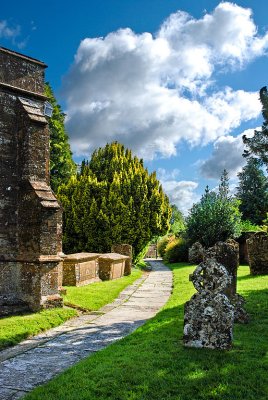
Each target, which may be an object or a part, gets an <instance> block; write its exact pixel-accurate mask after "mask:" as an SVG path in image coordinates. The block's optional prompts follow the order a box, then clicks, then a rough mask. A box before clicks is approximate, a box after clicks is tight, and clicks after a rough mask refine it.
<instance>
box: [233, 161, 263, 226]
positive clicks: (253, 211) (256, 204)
mask: <svg viewBox="0 0 268 400" xmlns="http://www.w3.org/2000/svg"><path fill="white" fill-rule="evenodd" d="M238 178H239V186H238V188H237V194H236V197H237V198H238V199H239V200H240V206H239V209H240V211H241V213H242V219H243V220H249V221H250V222H251V223H252V224H255V225H260V224H261V223H262V221H263V220H264V218H265V216H266V212H267V210H268V180H267V178H266V177H265V175H264V173H263V171H262V170H261V168H260V166H259V165H258V162H257V161H256V160H255V159H254V158H249V159H248V161H247V164H246V166H245V167H244V168H243V169H242V171H241V172H240V173H239V174H238Z"/></svg>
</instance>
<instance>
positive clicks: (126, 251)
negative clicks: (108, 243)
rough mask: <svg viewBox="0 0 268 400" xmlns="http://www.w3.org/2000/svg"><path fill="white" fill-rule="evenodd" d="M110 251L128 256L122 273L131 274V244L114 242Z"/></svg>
mask: <svg viewBox="0 0 268 400" xmlns="http://www.w3.org/2000/svg"><path fill="white" fill-rule="evenodd" d="M111 252H112V253H118V254H122V255H123V256H128V257H129V259H128V260H126V262H125V272H124V275H130V274H131V267H132V246H131V245H130V244H125V243H124V244H114V245H113V246H112V248H111Z"/></svg>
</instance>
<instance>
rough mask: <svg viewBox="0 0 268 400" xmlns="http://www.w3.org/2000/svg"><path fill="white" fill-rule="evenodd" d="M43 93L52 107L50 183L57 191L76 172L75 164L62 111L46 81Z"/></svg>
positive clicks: (50, 120)
mask: <svg viewBox="0 0 268 400" xmlns="http://www.w3.org/2000/svg"><path fill="white" fill-rule="evenodd" d="M45 95H46V96H47V98H48V101H49V102H50V104H51V105H52V107H53V114H52V117H51V118H50V119H49V130H50V185H51V187H52V189H53V190H54V191H55V192H57V189H58V187H59V185H61V184H62V183H66V182H67V181H68V180H69V178H70V176H71V175H73V174H75V173H76V165H75V163H74V161H73V159H72V152H71V149H70V145H69V138H68V135H67V133H66V131H65V127H64V117H65V116H64V113H63V112H62V111H61V108H60V106H59V105H58V104H57V101H56V99H55V96H54V94H53V91H52V89H51V87H50V85H49V84H48V83H46V85H45Z"/></svg>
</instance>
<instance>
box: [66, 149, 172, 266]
mask: <svg viewBox="0 0 268 400" xmlns="http://www.w3.org/2000/svg"><path fill="white" fill-rule="evenodd" d="M58 193H59V199H60V201H61V203H62V205H63V208H64V237H63V245H64V250H65V251H66V252H77V251H89V252H106V251H110V249H111V245H112V244H114V243H129V244H131V245H132V246H133V249H134V256H135V258H136V259H137V258H138V255H139V253H140V252H141V251H142V250H143V248H144V247H145V246H146V244H147V243H149V242H150V240H152V238H153V237H155V236H162V235H164V234H165V233H166V232H167V231H168V229H169V220H170V217H171V209H170V206H169V201H168V198H167V196H166V195H165V194H164V192H163V189H162V187H161V186H160V184H159V182H158V180H157V179H156V174H155V172H153V173H152V174H149V173H148V171H147V169H145V168H144V167H143V161H142V160H139V159H138V158H137V157H133V156H132V153H131V151H130V150H128V149H125V148H124V146H123V145H121V144H119V143H117V142H114V143H111V144H107V145H106V146H105V147H104V148H99V149H98V150H96V151H95V152H94V153H93V155H92V158H91V160H90V161H87V162H85V161H84V162H83V163H82V166H81V173H80V174H78V175H77V176H76V177H71V179H70V180H69V182H68V183H67V184H64V185H62V186H60V188H59V191H58Z"/></svg>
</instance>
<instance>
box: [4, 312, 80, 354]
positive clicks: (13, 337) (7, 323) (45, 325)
mask: <svg viewBox="0 0 268 400" xmlns="http://www.w3.org/2000/svg"><path fill="white" fill-rule="evenodd" d="M76 315H77V311H75V310H72V309H69V308H54V309H51V310H43V311H40V312H37V313H32V314H24V315H16V316H12V317H5V318H0V350H2V349H4V348H5V347H8V346H13V345H15V344H17V343H19V342H21V341H22V340H24V339H27V338H29V337H30V336H34V335H37V334H38V333H40V332H43V331H45V330H47V329H50V328H54V327H55V326H58V325H60V324H63V322H65V321H67V320H68V319H70V318H72V317H74V316H76Z"/></svg>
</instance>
